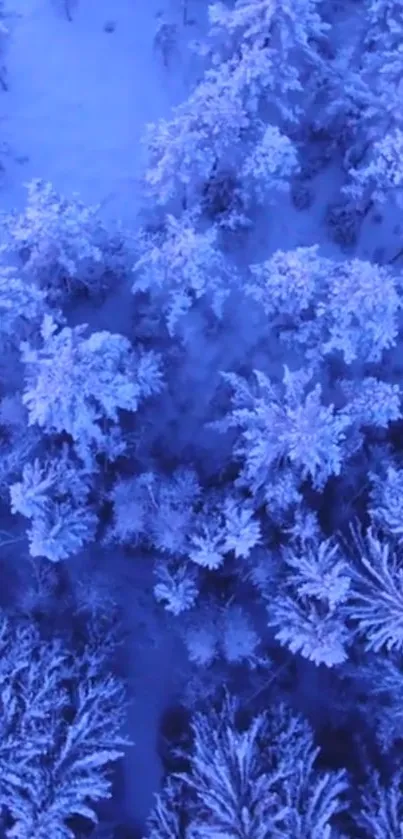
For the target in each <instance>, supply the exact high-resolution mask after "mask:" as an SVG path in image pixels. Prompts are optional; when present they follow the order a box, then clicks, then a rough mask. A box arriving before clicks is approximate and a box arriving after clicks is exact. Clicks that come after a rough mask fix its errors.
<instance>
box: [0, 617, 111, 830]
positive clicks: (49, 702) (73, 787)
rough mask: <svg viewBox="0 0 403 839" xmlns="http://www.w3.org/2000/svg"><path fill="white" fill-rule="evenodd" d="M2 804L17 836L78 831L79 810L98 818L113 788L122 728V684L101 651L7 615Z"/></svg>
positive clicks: (0, 625)
mask: <svg viewBox="0 0 403 839" xmlns="http://www.w3.org/2000/svg"><path fill="white" fill-rule="evenodd" d="M0 651H1V662H2V666H1V674H0V707H1V723H0V727H1V738H0V741H1V742H0V807H1V808H4V810H5V812H6V813H7V815H8V819H9V824H10V822H11V826H9V827H8V829H7V831H6V836H7V837H9V839H17V837H18V839H49V837H50V836H52V837H54V839H74V837H75V833H74V831H73V829H72V827H71V819H72V818H73V817H77V816H82V817H84V818H85V819H88V820H90V821H93V822H94V823H95V822H96V821H97V815H96V812H95V810H94V804H96V803H97V802H98V801H101V800H102V799H104V798H108V797H109V796H110V794H111V779H110V776H109V773H108V769H109V768H110V766H111V765H112V764H113V763H114V762H115V761H116V760H118V759H119V758H120V757H121V756H122V755H123V751H122V746H124V745H125V744H127V741H126V740H124V739H123V738H122V736H121V733H120V732H121V728H122V717H123V715H124V709H125V697H124V692H123V688H122V685H121V684H120V683H119V682H118V681H117V680H115V678H114V677H112V676H108V675H106V676H105V675H104V673H103V671H104V669H105V664H104V661H103V660H102V656H100V655H99V653H95V652H93V651H91V650H90V649H87V650H86V651H85V652H84V653H83V654H78V653H77V651H75V654H74V656H72V655H71V654H70V651H69V650H68V649H67V648H64V647H63V646H62V644H61V642H60V641H59V640H53V641H43V640H41V639H40V637H39V634H38V633H37V631H36V630H35V628H34V626H33V624H32V623H30V624H29V625H25V624H21V621H19V623H18V624H15V623H14V622H12V621H10V620H8V619H5V618H4V617H3V618H2V619H1V622H0Z"/></svg>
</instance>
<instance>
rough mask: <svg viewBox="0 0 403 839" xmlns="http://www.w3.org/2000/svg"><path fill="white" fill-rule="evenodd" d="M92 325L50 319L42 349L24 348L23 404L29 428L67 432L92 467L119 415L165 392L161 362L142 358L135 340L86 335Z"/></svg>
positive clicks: (149, 356) (148, 355)
mask: <svg viewBox="0 0 403 839" xmlns="http://www.w3.org/2000/svg"><path fill="white" fill-rule="evenodd" d="M85 329H86V325H81V326H76V327H74V328H71V327H67V326H66V327H63V329H61V330H60V331H58V330H57V326H56V324H55V322H54V321H53V319H52V318H51V317H50V316H48V315H47V316H45V318H44V320H43V324H42V330H41V337H42V347H41V348H37V347H34V346H32V345H30V344H28V343H27V342H23V343H22V344H21V355H22V361H23V363H24V365H25V371H24V372H25V381H26V386H25V391H24V396H23V402H24V404H25V405H26V406H27V408H28V414H29V424H30V425H33V424H37V425H39V426H40V427H41V428H42V429H43V430H44V432H45V434H52V433H55V432H56V433H59V434H60V433H63V432H64V433H67V434H69V435H70V436H71V437H72V439H73V441H74V446H75V449H76V452H77V453H78V454H79V456H80V457H81V458H82V459H83V461H84V462H85V463H86V464H87V465H90V464H92V463H93V456H94V454H95V455H96V454H97V453H98V452H99V451H103V450H105V446H107V442H106V441H107V437H108V433H109V429H111V428H113V426H114V425H115V427H116V425H117V424H118V422H119V411H120V410H125V411H137V409H138V406H139V402H141V401H142V400H143V399H144V398H146V397H147V396H151V395H152V394H154V393H158V391H159V390H160V389H161V386H162V381H161V370H160V366H159V360H158V358H157V357H156V356H155V355H154V354H153V353H152V352H147V353H136V352H135V351H134V350H133V348H132V345H131V344H130V341H129V340H128V339H127V338H125V337H123V336H122V335H114V334H112V333H110V332H107V331H104V332H94V333H92V335H90V336H89V337H88V338H85V337H84V336H83V333H84V331H85Z"/></svg>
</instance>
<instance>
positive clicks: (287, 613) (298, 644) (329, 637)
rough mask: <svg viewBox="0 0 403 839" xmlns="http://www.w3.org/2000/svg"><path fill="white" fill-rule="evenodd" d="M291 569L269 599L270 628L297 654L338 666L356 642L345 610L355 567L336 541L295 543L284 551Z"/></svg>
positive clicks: (318, 663) (286, 561)
mask: <svg viewBox="0 0 403 839" xmlns="http://www.w3.org/2000/svg"><path fill="white" fill-rule="evenodd" d="M284 560H285V563H286V567H287V569H288V570H287V575H286V578H285V581H284V582H283V584H282V585H280V591H279V594H278V595H277V596H276V597H275V598H272V597H270V595H269V596H268V597H267V615H268V624H269V626H271V627H273V628H274V629H275V630H276V636H275V637H276V638H277V639H278V641H280V643H281V644H282V645H284V646H287V647H288V648H289V649H290V650H291V651H292V652H293V653H300V654H301V655H302V656H303V657H304V658H307V659H309V660H310V661H313V662H314V664H316V665H320V664H324V665H326V667H334V666H335V665H338V664H342V663H343V662H344V661H345V660H346V658H347V648H348V645H349V643H351V640H352V638H351V637H350V634H349V632H348V630H347V626H346V623H345V616H344V612H343V609H342V606H343V604H345V602H346V601H347V599H348V596H349V593H350V585H351V573H350V569H349V565H348V563H347V562H346V560H345V559H344V557H343V555H342V553H341V550H340V548H339V546H338V545H337V544H336V543H333V544H332V542H331V541H330V540H322V541H320V539H319V538H317V539H312V540H311V539H309V540H306V541H304V542H302V543H301V542H299V540H297V541H295V542H294V544H293V545H292V546H291V547H290V548H288V549H287V550H286V551H285V552H284Z"/></svg>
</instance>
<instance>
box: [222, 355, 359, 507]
mask: <svg viewBox="0 0 403 839" xmlns="http://www.w3.org/2000/svg"><path fill="white" fill-rule="evenodd" d="M223 376H224V379H225V381H226V382H227V383H228V384H229V386H230V387H231V389H232V391H233V397H232V411H231V412H230V413H229V414H228V415H227V416H226V417H225V418H224V419H223V420H220V421H218V422H217V423H215V427H216V428H217V430H219V431H226V430H227V429H229V428H236V429H238V438H237V441H236V443H235V449H234V453H235V455H236V457H237V458H239V459H240V461H241V464H242V471H241V475H240V482H241V483H242V484H243V485H245V486H247V487H248V488H249V489H250V490H251V491H252V492H253V493H254V494H255V493H257V492H259V491H262V493H263V495H264V492H265V485H266V484H267V486H268V487H270V485H271V484H272V482H273V480H275V479H276V476H277V475H278V474H281V473H282V470H283V468H284V466H287V465H292V467H293V469H294V470H295V471H296V472H297V475H298V476H299V478H300V480H301V481H302V480H305V479H306V478H310V479H311V481H312V483H313V485H314V486H315V487H317V488H322V487H323V486H324V485H325V483H326V481H327V480H328V478H329V477H330V476H331V475H338V474H339V473H340V470H341V464H342V461H343V457H344V451H343V443H344V440H345V438H346V431H347V429H348V427H349V425H350V420H349V418H348V417H346V416H344V415H343V414H342V413H338V412H336V411H335V408H334V405H325V404H324V403H323V401H322V389H321V386H320V385H319V384H316V385H313V384H311V380H312V373H311V372H310V371H309V370H304V369H300V370H297V371H291V370H289V369H288V368H287V367H285V368H284V375H283V383H282V385H279V384H278V383H276V382H273V381H271V380H270V379H269V378H268V377H267V376H266V375H265V374H264V373H262V372H261V371H258V370H255V371H254V378H253V379H252V380H251V382H248V381H246V380H245V379H243V378H242V377H240V376H236V375H234V374H232V373H231V374H223Z"/></svg>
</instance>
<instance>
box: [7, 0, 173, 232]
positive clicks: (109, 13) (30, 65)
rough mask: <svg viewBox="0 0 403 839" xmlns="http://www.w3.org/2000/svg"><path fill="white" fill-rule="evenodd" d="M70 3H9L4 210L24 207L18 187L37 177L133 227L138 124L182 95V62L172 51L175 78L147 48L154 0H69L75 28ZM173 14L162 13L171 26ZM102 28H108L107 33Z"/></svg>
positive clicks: (156, 7)
mask: <svg viewBox="0 0 403 839" xmlns="http://www.w3.org/2000/svg"><path fill="white" fill-rule="evenodd" d="M68 1H69V2H70V3H71V0H8V8H10V9H11V8H12V9H13V13H12V14H11V13H10V16H9V17H8V18H6V23H7V26H8V28H9V29H10V38H9V45H8V49H7V55H6V65H7V70H8V80H9V92H8V93H3V94H2V95H1V98H0V113H1V122H2V128H1V140H2V143H4V144H5V146H6V152H7V153H6V157H5V159H4V167H5V173H4V178H3V188H2V191H1V206H2V209H8V208H9V207H11V206H14V205H17V206H19V205H21V203H23V201H24V189H23V183H24V182H25V181H28V180H30V179H31V178H35V177H40V178H45V179H47V180H50V181H52V183H53V184H54V186H55V187H56V189H58V190H60V191H61V192H64V193H65V194H67V195H69V194H70V193H71V192H73V191H78V192H80V195H81V197H82V199H83V200H84V201H85V202H86V203H98V202H99V201H100V202H104V205H105V215H107V216H109V217H110V218H113V219H116V218H121V219H122V220H123V221H126V222H130V221H132V220H133V218H134V217H135V216H136V213H137V210H138V207H139V196H138V182H137V179H138V175H139V171H140V164H141V146H140V138H141V134H142V131H143V127H144V124H145V123H147V122H150V121H153V120H154V119H156V118H158V117H159V116H162V115H164V114H166V113H167V111H168V109H169V105H170V103H171V102H173V101H175V100H176V101H177V100H178V98H180V97H181V96H182V93H183V92H184V83H183V78H184V76H185V63H184V64H183V66H182V59H181V56H180V55H178V54H176V55H175V56H174V60H175V72H172V70H169V71H168V72H167V71H166V69H165V68H164V66H163V62H162V59H161V56H160V55H159V54H158V53H157V52H156V50H155V48H154V47H153V39H154V33H155V29H156V15H157V13H158V11H159V10H160V9H161V3H160V1H159V0H148V2H146V3H144V2H140V0H102V2H99V0H74V6H73V5H72V17H73V20H72V21H71V22H69V21H68V20H67V18H66V15H65V12H64V3H65V2H68ZM175 1H176V2H177V5H178V6H179V5H180V0H172V3H173V2H175ZM162 2H163V3H164V2H165V3H166V0H162ZM168 2H169V0H168ZM15 9H18V13H17V14H15V11H14V10H15ZM175 17H178V13H177V14H176V15H175V9H172V10H168V12H167V20H175ZM108 24H110V25H112V26H113V27H114V31H112V32H107V31H105V26H106V25H108ZM107 28H108V26H107ZM180 34H181V33H180ZM184 61H185V60H184V59H183V62H184Z"/></svg>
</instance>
